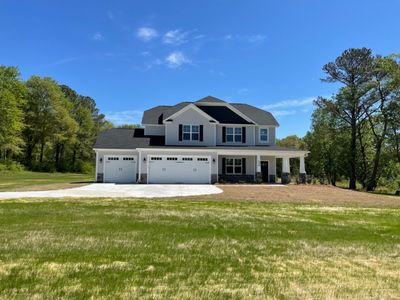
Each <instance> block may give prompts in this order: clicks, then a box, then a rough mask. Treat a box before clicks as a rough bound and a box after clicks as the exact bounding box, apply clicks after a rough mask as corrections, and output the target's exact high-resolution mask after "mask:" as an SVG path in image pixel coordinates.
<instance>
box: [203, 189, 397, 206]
mask: <svg viewBox="0 0 400 300" xmlns="http://www.w3.org/2000/svg"><path fill="white" fill-rule="evenodd" d="M217 186H218V187H219V188H221V189H222V190H223V191H224V193H222V194H218V195H212V196H207V197H208V198H210V200H211V199H214V200H249V201H266V202H277V203H278V202H279V203H310V204H311V203H313V204H323V205H343V206H366V207H368V206H371V207H376V206H390V207H400V197H399V196H389V195H380V194H372V193H366V192H359V191H351V190H348V189H344V188H338V187H333V186H325V185H294V184H291V185H287V186H274V185H262V186H261V185H240V184H237V185H217ZM203 198H204V197H203Z"/></svg>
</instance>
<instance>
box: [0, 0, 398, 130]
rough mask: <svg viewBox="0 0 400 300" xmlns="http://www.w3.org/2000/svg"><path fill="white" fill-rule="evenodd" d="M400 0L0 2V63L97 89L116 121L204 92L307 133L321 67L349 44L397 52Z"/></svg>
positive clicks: (322, 90)
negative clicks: (258, 110)
mask: <svg viewBox="0 0 400 300" xmlns="http://www.w3.org/2000/svg"><path fill="white" fill-rule="evenodd" d="M399 11H400V1H398V0H392V1H390V0H381V1H376V0H375V1H372V0H363V1H361V0H352V1H350V0H347V1H342V0H339V1H337V0H336V1H322V0H318V1H317V0H309V1H305V0H293V1H270V0H268V1H267V0H262V1H257V0H254V1H249V0H248V1H239V0H237V1H231V0H213V1H205V0H202V1H183V0H179V1H162V0H160V1H151V0H150V1H149V0H147V1H75V0H69V1H50V0H49V1H40V0H36V1H30V0H26V1H25V0H18V1H15V0H0V41H1V47H0V64H3V65H13V66H18V67H19V69H20V71H21V73H22V77H23V78H24V79H27V78H29V76H31V75H32V74H38V75H41V76H51V77H53V78H54V79H56V80H57V81H58V82H60V83H63V84H67V85H69V86H70V87H72V88H73V89H75V90H76V91H78V92H79V93H81V94H83V95H88V96H91V97H92V98H94V99H95V100H96V102H97V104H98V106H99V108H100V110H101V112H102V113H105V114H106V115H107V116H108V118H109V119H110V120H111V121H113V122H115V123H139V122H140V119H141V113H142V112H143V110H145V109H148V108H150V107H152V106H155V105H159V104H175V103H177V102H180V101H191V100H197V99H199V98H202V97H204V96H207V95H213V96H216V97H218V98H221V99H224V100H227V101H231V102H246V103H249V104H252V105H255V106H258V107H261V108H264V109H267V110H270V111H272V112H273V113H274V114H275V115H276V117H277V119H278V121H279V122H280V124H281V126H280V128H279V129H278V137H284V136H286V135H289V134H297V135H300V136H302V135H304V134H305V132H306V131H307V130H308V129H309V126H310V115H311V112H312V109H313V106H312V99H314V98H315V97H316V96H318V95H322V96H329V95H331V94H332V93H333V92H334V91H335V89H336V88H337V86H335V85H332V84H328V83H321V81H320V78H321V77H323V73H322V71H321V68H322V66H323V65H324V64H325V63H327V62H329V61H331V60H333V59H334V58H335V57H336V56H338V55H339V54H340V53H341V52H342V51H343V50H345V49H347V48H350V47H363V46H365V47H369V48H371V49H373V51H374V52H375V53H377V54H382V55H387V54H390V53H393V52H400V18H399V14H398V13H399Z"/></svg>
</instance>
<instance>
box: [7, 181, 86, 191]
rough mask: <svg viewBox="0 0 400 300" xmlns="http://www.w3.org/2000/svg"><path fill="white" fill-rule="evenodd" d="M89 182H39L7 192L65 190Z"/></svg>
mask: <svg viewBox="0 0 400 300" xmlns="http://www.w3.org/2000/svg"><path fill="white" fill-rule="evenodd" d="M90 183H92V182H62V183H51V184H41V185H30V186H24V187H20V188H14V189H10V190H9V191H8V192H32V191H51V190H65V189H72V188H78V187H81V186H85V185H88V184H90Z"/></svg>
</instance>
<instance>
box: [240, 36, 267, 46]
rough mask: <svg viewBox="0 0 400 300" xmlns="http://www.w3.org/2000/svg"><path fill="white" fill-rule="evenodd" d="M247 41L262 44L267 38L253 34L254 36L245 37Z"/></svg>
mask: <svg viewBox="0 0 400 300" xmlns="http://www.w3.org/2000/svg"><path fill="white" fill-rule="evenodd" d="M245 38H246V39H247V41H249V42H250V43H255V44H257V43H262V42H264V41H265V39H266V38H267V37H266V36H265V35H263V34H254V35H249V36H246V37H245Z"/></svg>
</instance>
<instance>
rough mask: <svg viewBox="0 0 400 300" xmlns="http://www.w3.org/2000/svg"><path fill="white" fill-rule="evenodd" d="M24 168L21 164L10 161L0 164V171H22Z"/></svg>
mask: <svg viewBox="0 0 400 300" xmlns="http://www.w3.org/2000/svg"><path fill="white" fill-rule="evenodd" d="M24 169H25V168H24V166H23V165H22V164H20V163H19V162H16V161H12V160H6V161H4V162H0V171H15V172H16V171H23V170H24Z"/></svg>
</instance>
